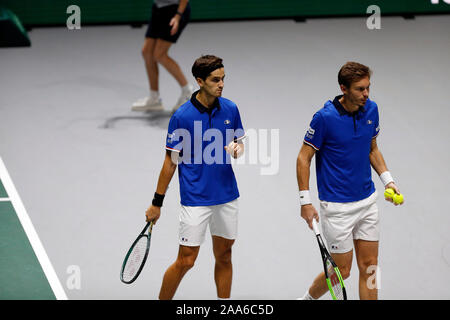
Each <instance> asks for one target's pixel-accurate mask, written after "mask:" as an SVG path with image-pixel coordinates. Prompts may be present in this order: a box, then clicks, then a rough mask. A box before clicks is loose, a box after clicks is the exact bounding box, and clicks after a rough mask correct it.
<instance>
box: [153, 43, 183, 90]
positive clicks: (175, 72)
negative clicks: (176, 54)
mask: <svg viewBox="0 0 450 320" xmlns="http://www.w3.org/2000/svg"><path fill="white" fill-rule="evenodd" d="M171 45H172V43H171V42H169V41H165V40H162V39H158V40H156V46H155V49H154V51H153V56H154V58H155V59H156V61H157V62H158V63H160V64H162V65H163V67H164V68H166V70H167V71H168V72H169V73H170V74H171V75H172V76H173V77H174V78H175V80H177V82H178V84H179V85H180V86H181V87H184V86H186V85H187V84H188V82H187V80H186V78H185V77H184V74H183V71H181V68H180V66H179V65H178V63H177V62H176V61H175V60H173V59H172V58H171V57H169V55H168V52H169V49H170V46H171Z"/></svg>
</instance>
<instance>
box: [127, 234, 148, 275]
mask: <svg viewBox="0 0 450 320" xmlns="http://www.w3.org/2000/svg"><path fill="white" fill-rule="evenodd" d="M146 250H147V238H146V237H141V238H140V239H139V240H138V241H137V242H136V244H135V245H134V247H133V249H132V250H131V252H130V254H129V256H128V259H127V262H126V264H125V268H124V270H123V280H124V281H131V280H132V279H133V278H134V277H135V276H136V274H137V273H138V272H139V269H140V267H141V265H142V262H143V261H144V259H145V252H146Z"/></svg>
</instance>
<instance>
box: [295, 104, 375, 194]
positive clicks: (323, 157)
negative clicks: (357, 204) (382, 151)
mask: <svg viewBox="0 0 450 320" xmlns="http://www.w3.org/2000/svg"><path fill="white" fill-rule="evenodd" d="M341 97H342V96H337V97H336V98H335V99H334V100H333V101H330V100H329V101H327V102H326V103H325V105H324V107H323V108H322V109H320V110H319V111H318V112H316V113H315V114H314V116H313V118H312V120H311V122H310V125H309V128H308V130H307V132H306V134H305V137H304V140H303V142H304V143H306V144H308V145H310V146H311V147H313V148H314V149H315V150H316V176H317V187H318V191H319V199H320V200H323V201H330V202H352V201H359V200H362V199H365V198H367V197H369V196H370V195H371V194H372V193H373V192H374V191H375V186H374V184H373V181H372V172H371V165H370V158H369V154H370V150H371V144H372V139H373V138H376V137H377V135H378V133H379V131H380V126H379V115H378V106H377V104H376V103H375V102H374V101H371V100H370V99H368V100H367V101H366V104H365V105H364V106H363V107H360V109H359V110H358V111H356V112H354V113H349V112H347V111H346V110H345V109H344V107H343V106H342V105H341V103H340V102H339V99H340V98H341Z"/></svg>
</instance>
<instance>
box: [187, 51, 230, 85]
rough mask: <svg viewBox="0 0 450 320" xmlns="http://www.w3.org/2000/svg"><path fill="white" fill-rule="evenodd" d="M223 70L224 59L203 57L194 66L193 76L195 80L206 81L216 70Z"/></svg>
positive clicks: (211, 56)
mask: <svg viewBox="0 0 450 320" xmlns="http://www.w3.org/2000/svg"><path fill="white" fill-rule="evenodd" d="M220 68H223V64H222V59H221V58H219V57H216V56H213V55H205V56H201V57H200V58H198V59H197V60H195V62H194V64H193V66H192V75H193V76H194V78H195V79H197V78H200V79H202V80H206V78H208V76H209V74H210V73H211V72H213V71H214V70H216V69H220Z"/></svg>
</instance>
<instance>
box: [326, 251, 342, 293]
mask: <svg viewBox="0 0 450 320" xmlns="http://www.w3.org/2000/svg"><path fill="white" fill-rule="evenodd" d="M327 269H328V277H329V279H330V283H331V288H332V289H333V293H334V296H335V297H336V299H337V300H344V290H343V288H342V286H341V282H340V281H339V276H338V274H337V273H336V271H335V270H334V267H333V265H332V264H331V263H330V262H329V261H328V260H327Z"/></svg>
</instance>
